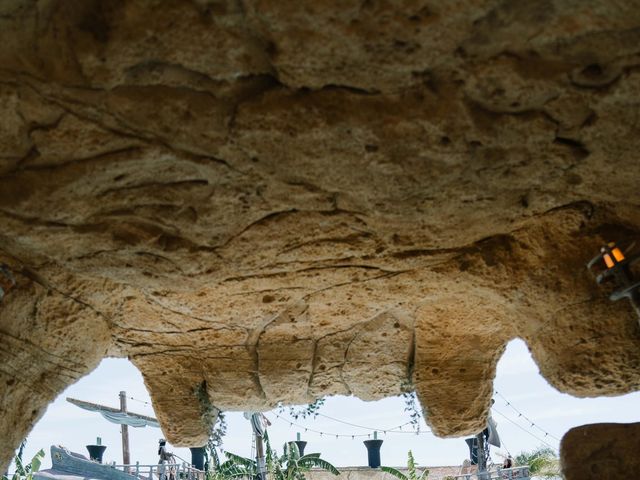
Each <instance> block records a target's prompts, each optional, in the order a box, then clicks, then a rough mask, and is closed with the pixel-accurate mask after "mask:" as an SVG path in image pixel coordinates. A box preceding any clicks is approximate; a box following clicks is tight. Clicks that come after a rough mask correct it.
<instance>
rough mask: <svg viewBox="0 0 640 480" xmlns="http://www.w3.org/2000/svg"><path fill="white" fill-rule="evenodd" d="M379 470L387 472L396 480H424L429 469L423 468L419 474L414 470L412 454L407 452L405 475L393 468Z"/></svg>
mask: <svg viewBox="0 0 640 480" xmlns="http://www.w3.org/2000/svg"><path fill="white" fill-rule="evenodd" d="M380 470H382V471H383V472H387V473H389V474H391V475H393V476H394V477H396V478H397V479H398V480H424V479H425V478H427V477H428V476H429V469H428V468H425V469H424V470H423V471H422V472H420V471H419V470H418V469H417V468H416V461H415V460H414V458H413V452H412V451H411V450H409V453H407V473H406V475H405V474H404V473H402V472H401V471H400V470H397V469H395V468H393V467H380Z"/></svg>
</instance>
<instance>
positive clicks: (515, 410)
mask: <svg viewBox="0 0 640 480" xmlns="http://www.w3.org/2000/svg"><path fill="white" fill-rule="evenodd" d="M494 393H495V394H496V395H498V396H499V397H500V398H501V399H502V400H504V402H505V405H506V406H507V407H511V408H512V409H513V411H514V412H516V413H517V414H518V418H523V419H524V420H526V421H527V422H528V423H529V424H530V425H531V427H535V428H537V429H538V430H540V431H541V432H542V433H544V436H545V437H550V438H553V439H554V440H556V441H558V442H559V441H560V439H559V438H558V437H556V436H555V435H553V434H551V433H549V432H547V431H546V430H545V429H543V428H542V427H540V425H538V424H536V423H535V422H534V421H533V420H531V419H530V418H529V417H527V416H526V415H525V414H524V413H522V412H521V411H520V410H518V409H517V408H516V407H515V406H514V405H513V404H512V403H511V402H510V401H509V400H507V399H506V398H505V397H504V395H502V394H501V393H500V392H499V391H497V390H495V391H494Z"/></svg>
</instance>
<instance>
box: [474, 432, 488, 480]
mask: <svg viewBox="0 0 640 480" xmlns="http://www.w3.org/2000/svg"><path fill="white" fill-rule="evenodd" d="M476 439H477V440H478V450H477V452H478V479H484V478H486V475H485V474H484V473H485V472H486V471H487V457H486V456H485V454H484V433H483V432H480V433H479V434H478V435H476Z"/></svg>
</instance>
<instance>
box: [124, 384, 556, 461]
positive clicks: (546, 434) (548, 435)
mask: <svg viewBox="0 0 640 480" xmlns="http://www.w3.org/2000/svg"><path fill="white" fill-rule="evenodd" d="M494 393H495V394H496V395H497V396H499V397H500V398H501V399H502V400H503V401H504V402H505V405H506V406H508V407H510V408H511V409H512V410H513V411H514V412H515V413H517V414H518V418H522V419H524V420H525V421H526V422H527V423H528V425H529V427H528V428H536V429H538V430H539V431H540V432H542V433H543V434H544V437H540V436H538V435H536V434H534V433H532V432H531V431H529V430H528V429H527V427H523V426H522V425H520V424H519V423H517V422H516V421H514V420H512V419H511V418H509V417H508V416H506V415H505V414H504V413H502V412H500V411H498V410H496V409H495V408H492V411H494V412H495V413H497V414H498V415H500V416H501V417H503V418H504V419H505V420H507V421H508V422H510V423H512V424H513V425H515V426H516V427H518V428H519V429H520V430H522V431H524V432H525V433H527V434H528V435H530V436H532V437H533V438H535V439H536V440H538V441H540V442H542V443H543V444H544V445H546V446H548V447H550V448H552V449H554V450H555V451H557V450H558V449H557V447H555V446H554V445H552V444H550V443H549V442H547V441H546V440H545V439H547V438H552V439H554V440H556V441H558V442H559V441H560V439H559V438H558V437H557V436H555V435H553V434H552V433H550V432H548V431H546V430H544V429H543V428H542V427H540V426H539V425H538V424H536V423H535V422H534V421H533V420H531V419H530V418H529V417H528V416H526V415H525V414H524V413H522V412H521V411H520V410H518V409H517V408H516V407H515V406H514V405H513V404H512V403H511V402H510V401H509V400H507V399H506V398H505V397H504V395H502V394H501V393H500V392H498V391H497V390H495V391H494ZM128 398H129V399H130V400H133V401H135V402H139V403H142V404H144V405H147V406H149V407H151V408H153V407H152V405H151V402H147V401H145V400H140V399H137V398H134V397H128ZM272 413H273V414H274V415H275V416H276V417H277V418H278V419H279V420H281V421H282V422H285V423H288V424H289V427H294V426H295V427H298V428H300V429H304V431H305V433H315V434H318V435H320V437H322V436H323V435H327V436H333V437H335V438H336V439H338V438H351V439H352V440H355V439H356V438H364V437H367V438H371V433H353V432H352V433H335V432H325V431H321V430H315V429H313V428H309V427H308V426H304V425H300V424H298V423H295V422H292V421H291V420H289V419H287V418H285V417H283V416H281V415H280V414H278V413H276V412H272ZM316 415H317V416H320V417H323V418H326V419H328V420H331V421H334V422H337V423H341V424H344V425H348V426H350V427H355V428H360V429H363V430H369V431H370V432H382V433H384V434H385V435H386V434H387V433H399V434H403V433H404V434H415V435H421V434H426V433H431V431H430V430H429V429H426V430H425V429H421V430H420V431H412V430H403V427H406V426H407V425H410V424H411V423H412V422H410V421H409V422H405V423H403V424H401V425H398V426H395V427H392V428H386V429H385V428H376V427H367V426H365V425H359V424H357V423H352V422H348V421H346V420H341V419H339V418H335V417H331V416H329V415H325V414H323V413H316ZM507 452H508V450H507Z"/></svg>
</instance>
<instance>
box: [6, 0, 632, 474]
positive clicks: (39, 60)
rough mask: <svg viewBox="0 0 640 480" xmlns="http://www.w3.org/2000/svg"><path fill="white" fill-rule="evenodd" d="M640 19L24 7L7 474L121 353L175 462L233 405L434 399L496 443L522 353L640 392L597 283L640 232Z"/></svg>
mask: <svg viewBox="0 0 640 480" xmlns="http://www.w3.org/2000/svg"><path fill="white" fill-rule="evenodd" d="M638 66H640V3H639V2H638V1H637V0H631V1H625V2H605V1H602V0H586V1H582V2H572V1H568V0H532V1H527V2H510V1H505V0H460V1H455V2H453V1H451V2H449V1H448V2H436V1H430V0H403V1H402V2H390V1H384V0H358V1H349V0H347V1H345V0H342V1H340V2H336V1H332V0H316V1H313V2H307V1H299V2H287V1H282V0H280V1H275V0H193V1H187V0H171V1H159V0H156V1H154V0H146V1H133V0H119V1H106V0H104V1H103V0H90V1H83V2H66V1H63V0H39V1H38V0H11V1H8V2H3V3H2V4H1V5H0V126H1V127H0V225H1V227H2V228H1V230H0V261H1V262H4V263H6V264H7V265H8V266H9V267H10V268H11V270H12V271H13V273H14V275H15V276H16V278H17V280H18V282H17V283H18V284H17V286H16V288H15V289H14V290H12V291H11V292H10V294H8V295H7V296H6V297H5V299H4V300H3V302H2V304H0V345H2V347H0V362H1V364H2V368H1V369H0V385H2V386H3V387H2V388H3V391H2V399H1V400H0V431H2V432H3V434H5V435H8V438H6V439H5V441H3V443H2V445H1V446H0V467H3V466H4V465H6V463H7V461H8V459H9V457H10V455H11V451H12V448H13V447H14V446H15V445H17V444H18V443H19V441H20V440H21V439H22V438H23V437H24V435H25V434H26V433H27V432H28V431H29V429H30V428H31V426H32V425H33V424H34V422H35V421H36V420H37V418H38V417H39V416H40V415H41V414H42V413H43V411H44V408H45V407H46V405H47V403H48V402H50V401H51V400H52V399H53V398H55V396H56V394H58V393H59V392H60V391H61V390H62V389H63V388H64V387H65V386H66V385H69V384H70V383H72V382H74V381H75V380H77V379H78V378H80V377H81V376H83V375H85V374H86V373H88V372H89V371H91V369H92V368H94V367H95V365H97V363H98V362H99V361H100V359H101V358H103V357H104V356H119V357H129V358H130V359H131V360H132V361H133V363H134V364H135V365H136V366H137V367H138V368H139V369H140V370H141V372H142V374H143V376H144V378H145V382H146V384H147V387H148V388H149V390H150V393H151V396H152V399H153V402H154V408H155V409H156V413H157V415H158V417H159V419H160V421H161V423H162V426H163V430H164V432H165V435H166V436H167V437H168V439H169V440H170V441H171V442H172V443H174V444H179V445H192V446H193V445H200V444H202V443H203V441H204V439H205V438H206V435H207V432H208V428H209V427H208V425H209V424H210V423H211V422H212V421H214V419H215V414H216V409H217V408H221V409H225V410H227V409H257V410H260V409H267V408H270V407H271V406H273V405H274V404H276V403H277V402H289V403H291V402H309V401H312V400H313V399H315V398H318V397H320V396H323V395H331V394H354V395H357V396H359V397H361V398H363V399H367V400H373V399H378V398H382V397H384V396H388V395H395V394H398V393H400V392H402V391H405V390H407V389H412V388H415V389H416V390H417V392H418V394H419V396H420V399H421V401H422V404H423V407H424V409H425V413H426V417H427V421H428V422H429V424H430V425H431V426H432V427H433V429H434V431H435V432H436V433H438V434H440V435H462V434H469V433H473V432H476V431H478V430H479V429H480V428H482V426H483V424H484V422H485V420H486V415H487V411H488V406H489V401H490V398H491V393H492V379H493V376H494V374H495V366H496V362H497V360H498V359H499V356H500V354H501V352H502V351H503V348H504V345H505V344H506V343H507V342H508V341H509V340H510V339H513V338H516V337H520V338H523V339H524V340H525V341H526V342H527V344H528V345H529V347H530V349H531V351H532V353H533V356H534V358H535V360H536V361H537V363H538V365H539V366H540V369H541V373H542V374H543V375H544V376H545V377H546V378H547V379H548V380H549V382H551V384H552V385H554V386H555V387H556V388H558V389H560V390H561V391H564V392H568V393H571V394H573V395H577V396H597V395H616V394H621V393H625V392H630V391H634V390H638V389H639V388H640V348H639V347H640V327H639V326H638V323H637V320H636V319H635V318H634V314H633V312H632V310H631V309H630V307H629V306H628V305H627V304H626V303H625V302H618V303H615V304H612V303H611V302H609V301H608V300H607V298H606V294H607V292H606V291H605V290H604V289H600V288H598V287H597V286H596V285H595V283H594V282H593V279H592V278H591V277H590V276H589V275H588V273H587V271H586V270H585V268H584V265H585V262H586V261H587V260H588V259H589V258H590V257H591V256H593V255H594V254H595V253H597V251H598V248H599V247H600V246H601V245H602V244H603V243H604V242H608V241H617V242H620V243H621V244H623V245H626V244H628V243H631V241H633V240H634V239H637V238H638V237H639V236H640V235H639V234H640V209H639V208H638V206H639V198H638V192H637V186H638V184H639V181H640V169H639V168H638V152H639V151H640V135H639V133H640V128H639V123H638V121H639V119H640V69H638Z"/></svg>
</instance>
